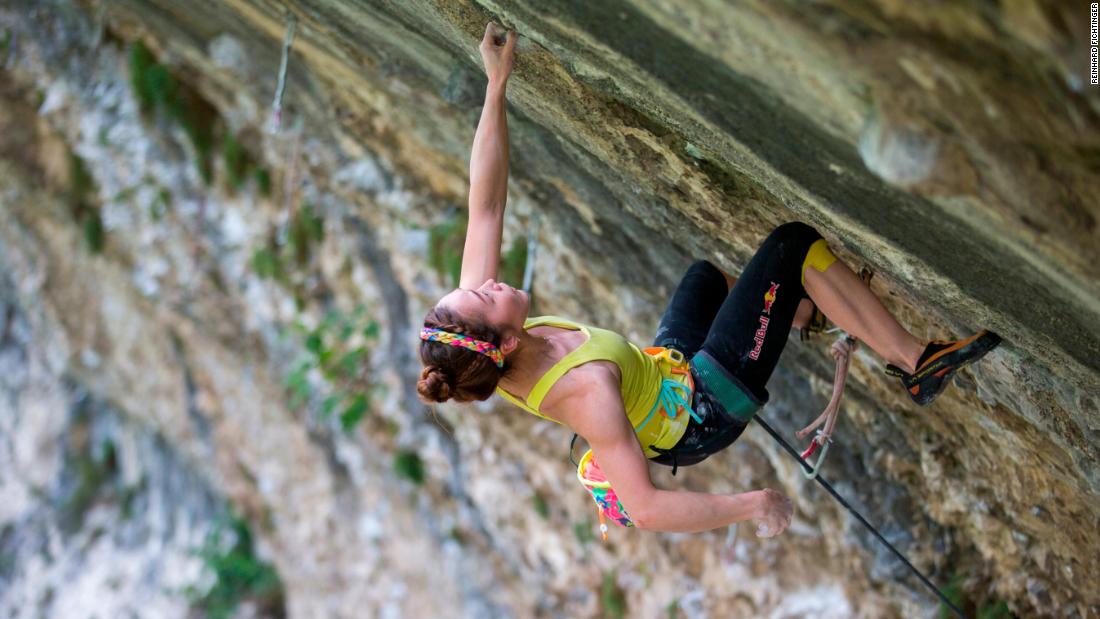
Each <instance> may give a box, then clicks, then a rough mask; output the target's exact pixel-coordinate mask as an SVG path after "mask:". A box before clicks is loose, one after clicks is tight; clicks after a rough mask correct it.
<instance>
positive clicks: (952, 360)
mask: <svg viewBox="0 0 1100 619" xmlns="http://www.w3.org/2000/svg"><path fill="white" fill-rule="evenodd" d="M1000 343H1001V337H1000V336H999V335H997V334H996V333H993V332H992V331H984V330H983V331H981V332H979V333H978V334H977V335H974V336H972V337H969V338H967V339H965V340H959V341H956V342H944V341H940V340H933V341H931V342H929V343H928V345H927V346H926V347H925V348H924V352H923V353H921V356H920V359H918V360H917V370H916V371H915V372H913V373H912V374H909V373H908V372H906V371H905V370H903V369H901V368H899V367H898V366H896V365H887V366H886V373H887V374H889V375H890V376H896V377H898V378H899V379H901V384H902V386H903V387H905V390H906V391H908V392H909V397H910V398H912V399H913V401H914V402H916V403H917V404H919V405H921V406H926V405H928V404H930V403H931V402H932V400H934V399H936V396H938V395H939V394H940V392H942V391H943V390H944V388H945V387H947V385H948V384H949V383H950V382H951V379H952V378H954V376H955V372H957V371H959V369H961V368H963V367H966V366H967V365H970V364H971V363H974V362H975V361H977V360H978V359H981V358H982V357H984V356H985V354H986V353H988V352H989V351H991V350H993V349H994V348H996V347H997V345H998V344H1000Z"/></svg>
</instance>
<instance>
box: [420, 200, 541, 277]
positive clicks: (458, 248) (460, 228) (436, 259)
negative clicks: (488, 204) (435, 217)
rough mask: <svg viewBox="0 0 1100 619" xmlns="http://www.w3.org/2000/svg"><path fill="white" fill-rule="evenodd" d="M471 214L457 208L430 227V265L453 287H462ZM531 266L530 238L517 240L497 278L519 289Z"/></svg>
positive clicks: (508, 250) (507, 254)
mask: <svg viewBox="0 0 1100 619" xmlns="http://www.w3.org/2000/svg"><path fill="white" fill-rule="evenodd" d="M468 223H469V220H468V215H467V213H466V211H465V210H455V211H454V212H453V213H452V214H450V215H449V216H447V217H446V218H445V219H444V220H443V221H442V222H440V223H438V224H435V225H434V226H431V227H430V228H429V229H428V264H430V265H431V267H432V269H434V270H435V272H436V273H438V274H439V275H440V276H441V277H443V278H444V280H445V281H447V282H448V283H449V284H450V285H451V286H458V283H459V279H460V278H461V275H462V250H463V248H464V246H465V243H466V226H467V225H468ZM526 268H527V238H526V237H523V236H521V237H519V238H518V239H516V240H515V241H514V242H513V243H512V244H511V245H510V246H509V247H508V249H507V250H506V251H504V252H503V253H502V254H501V257H500V271H499V273H498V276H497V279H498V280H499V281H502V282H505V283H507V284H509V285H512V286H515V287H516V288H519V287H520V286H522V285H523V272H524V270H525V269H526Z"/></svg>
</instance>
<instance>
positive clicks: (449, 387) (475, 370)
mask: <svg viewBox="0 0 1100 619" xmlns="http://www.w3.org/2000/svg"><path fill="white" fill-rule="evenodd" d="M424 326H425V327H431V328H434V329H443V330H444V331H450V332H452V333H461V334H464V335H468V336H470V337H474V338H477V339H479V340H482V341H485V342H489V343H490V344H492V345H494V346H500V343H501V339H502V337H501V334H500V332H499V331H498V330H496V329H494V328H492V327H490V326H488V325H486V324H484V323H480V322H475V321H471V320H466V319H464V318H462V317H461V316H459V315H458V313H457V312H455V311H454V310H451V309H447V308H445V307H439V306H436V307H433V308H432V309H431V310H430V311H429V312H428V314H427V316H425V317H424ZM420 362H421V363H423V364H424V369H423V370H422V371H421V372H420V380H419V381H418V382H417V383H416V391H417V393H418V394H419V395H420V399H421V400H423V401H424V402H427V403H433V402H446V401H447V400H450V399H451V398H454V399H455V400H456V401H458V402H471V401H473V400H487V399H489V396H491V395H493V391H494V390H495V389H496V387H497V383H498V382H499V381H500V378H501V377H502V376H504V374H505V373H507V371H508V361H507V359H505V361H504V367H497V364H496V363H494V362H493V360H492V359H490V358H489V357H487V356H485V355H483V354H481V353H478V352H475V351H473V350H469V349H466V348H458V347H455V346H448V345H446V344H442V343H439V342H433V341H429V340H421V342H420Z"/></svg>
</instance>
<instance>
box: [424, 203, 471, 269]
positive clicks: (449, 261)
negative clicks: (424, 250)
mask: <svg viewBox="0 0 1100 619" xmlns="http://www.w3.org/2000/svg"><path fill="white" fill-rule="evenodd" d="M466 224H467V216H466V211H465V210H456V211H455V212H454V213H453V214H451V215H450V216H449V217H447V219H445V220H444V221H443V222H442V223H439V224H436V225H434V226H432V227H431V228H429V229H428V263H429V264H430V265H431V266H432V268H433V269H435V272H436V273H439V275H440V276H441V277H443V278H445V279H447V278H449V280H448V281H450V284H451V285H452V286H458V282H459V278H460V277H461V275H462V248H463V246H464V244H465V242H466Z"/></svg>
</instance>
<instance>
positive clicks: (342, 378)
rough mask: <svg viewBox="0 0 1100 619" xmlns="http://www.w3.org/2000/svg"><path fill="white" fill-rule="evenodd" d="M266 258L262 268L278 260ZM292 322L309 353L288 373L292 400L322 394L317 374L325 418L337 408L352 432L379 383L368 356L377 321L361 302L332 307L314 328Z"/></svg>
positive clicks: (293, 403)
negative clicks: (348, 310)
mask: <svg viewBox="0 0 1100 619" xmlns="http://www.w3.org/2000/svg"><path fill="white" fill-rule="evenodd" d="M258 256H262V255H260V254H257V256H254V257H253V261H254V262H255V261H256V260H257V257H258ZM264 260H267V259H266V258H262V257H261V266H262V268H264V269H268V268H277V263H276V264H265V263H264V262H263V261H264ZM254 266H255V265H254ZM292 328H293V330H294V331H296V332H297V333H298V334H299V335H300V336H301V337H302V338H303V342H304V347H305V355H304V358H303V359H302V360H300V361H299V362H298V363H297V365H296V366H295V368H294V370H293V371H292V372H291V373H290V374H289V375H287V378H286V385H287V388H288V389H289V390H290V406H291V407H294V408H297V407H300V406H303V405H305V404H306V403H308V402H309V401H310V400H312V399H313V397H314V395H318V394H315V392H314V389H315V387H314V384H313V382H311V380H310V378H311V376H315V375H317V374H319V375H320V377H321V379H322V380H321V382H322V384H321V385H320V389H321V390H322V391H321V393H323V394H325V397H324V399H323V401H322V403H321V418H322V419H326V418H328V417H330V416H331V415H333V414H337V415H338V417H339V420H340V427H341V428H343V430H344V431H345V432H348V433H350V432H351V431H352V430H354V429H355V427H356V426H357V425H358V424H359V422H360V421H362V420H363V418H364V417H366V415H367V413H368V412H369V411H370V407H371V396H372V394H373V393H374V390H375V387H374V385H373V384H372V382H371V380H370V367H369V366H368V365H367V362H368V361H369V352H368V351H369V345H370V344H371V342H373V341H375V340H377V339H378V332H379V329H378V323H377V322H375V321H374V320H371V319H369V318H368V317H367V315H366V308H364V307H363V306H359V307H357V308H356V309H355V310H354V311H352V312H351V313H343V312H340V311H337V310H330V311H329V312H328V313H326V314H325V317H324V318H323V319H322V320H321V322H320V323H319V324H318V325H317V326H316V327H313V328H310V327H308V326H306V325H305V324H304V323H302V322H300V321H299V322H296V323H295V324H294V325H293V327H292Z"/></svg>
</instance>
